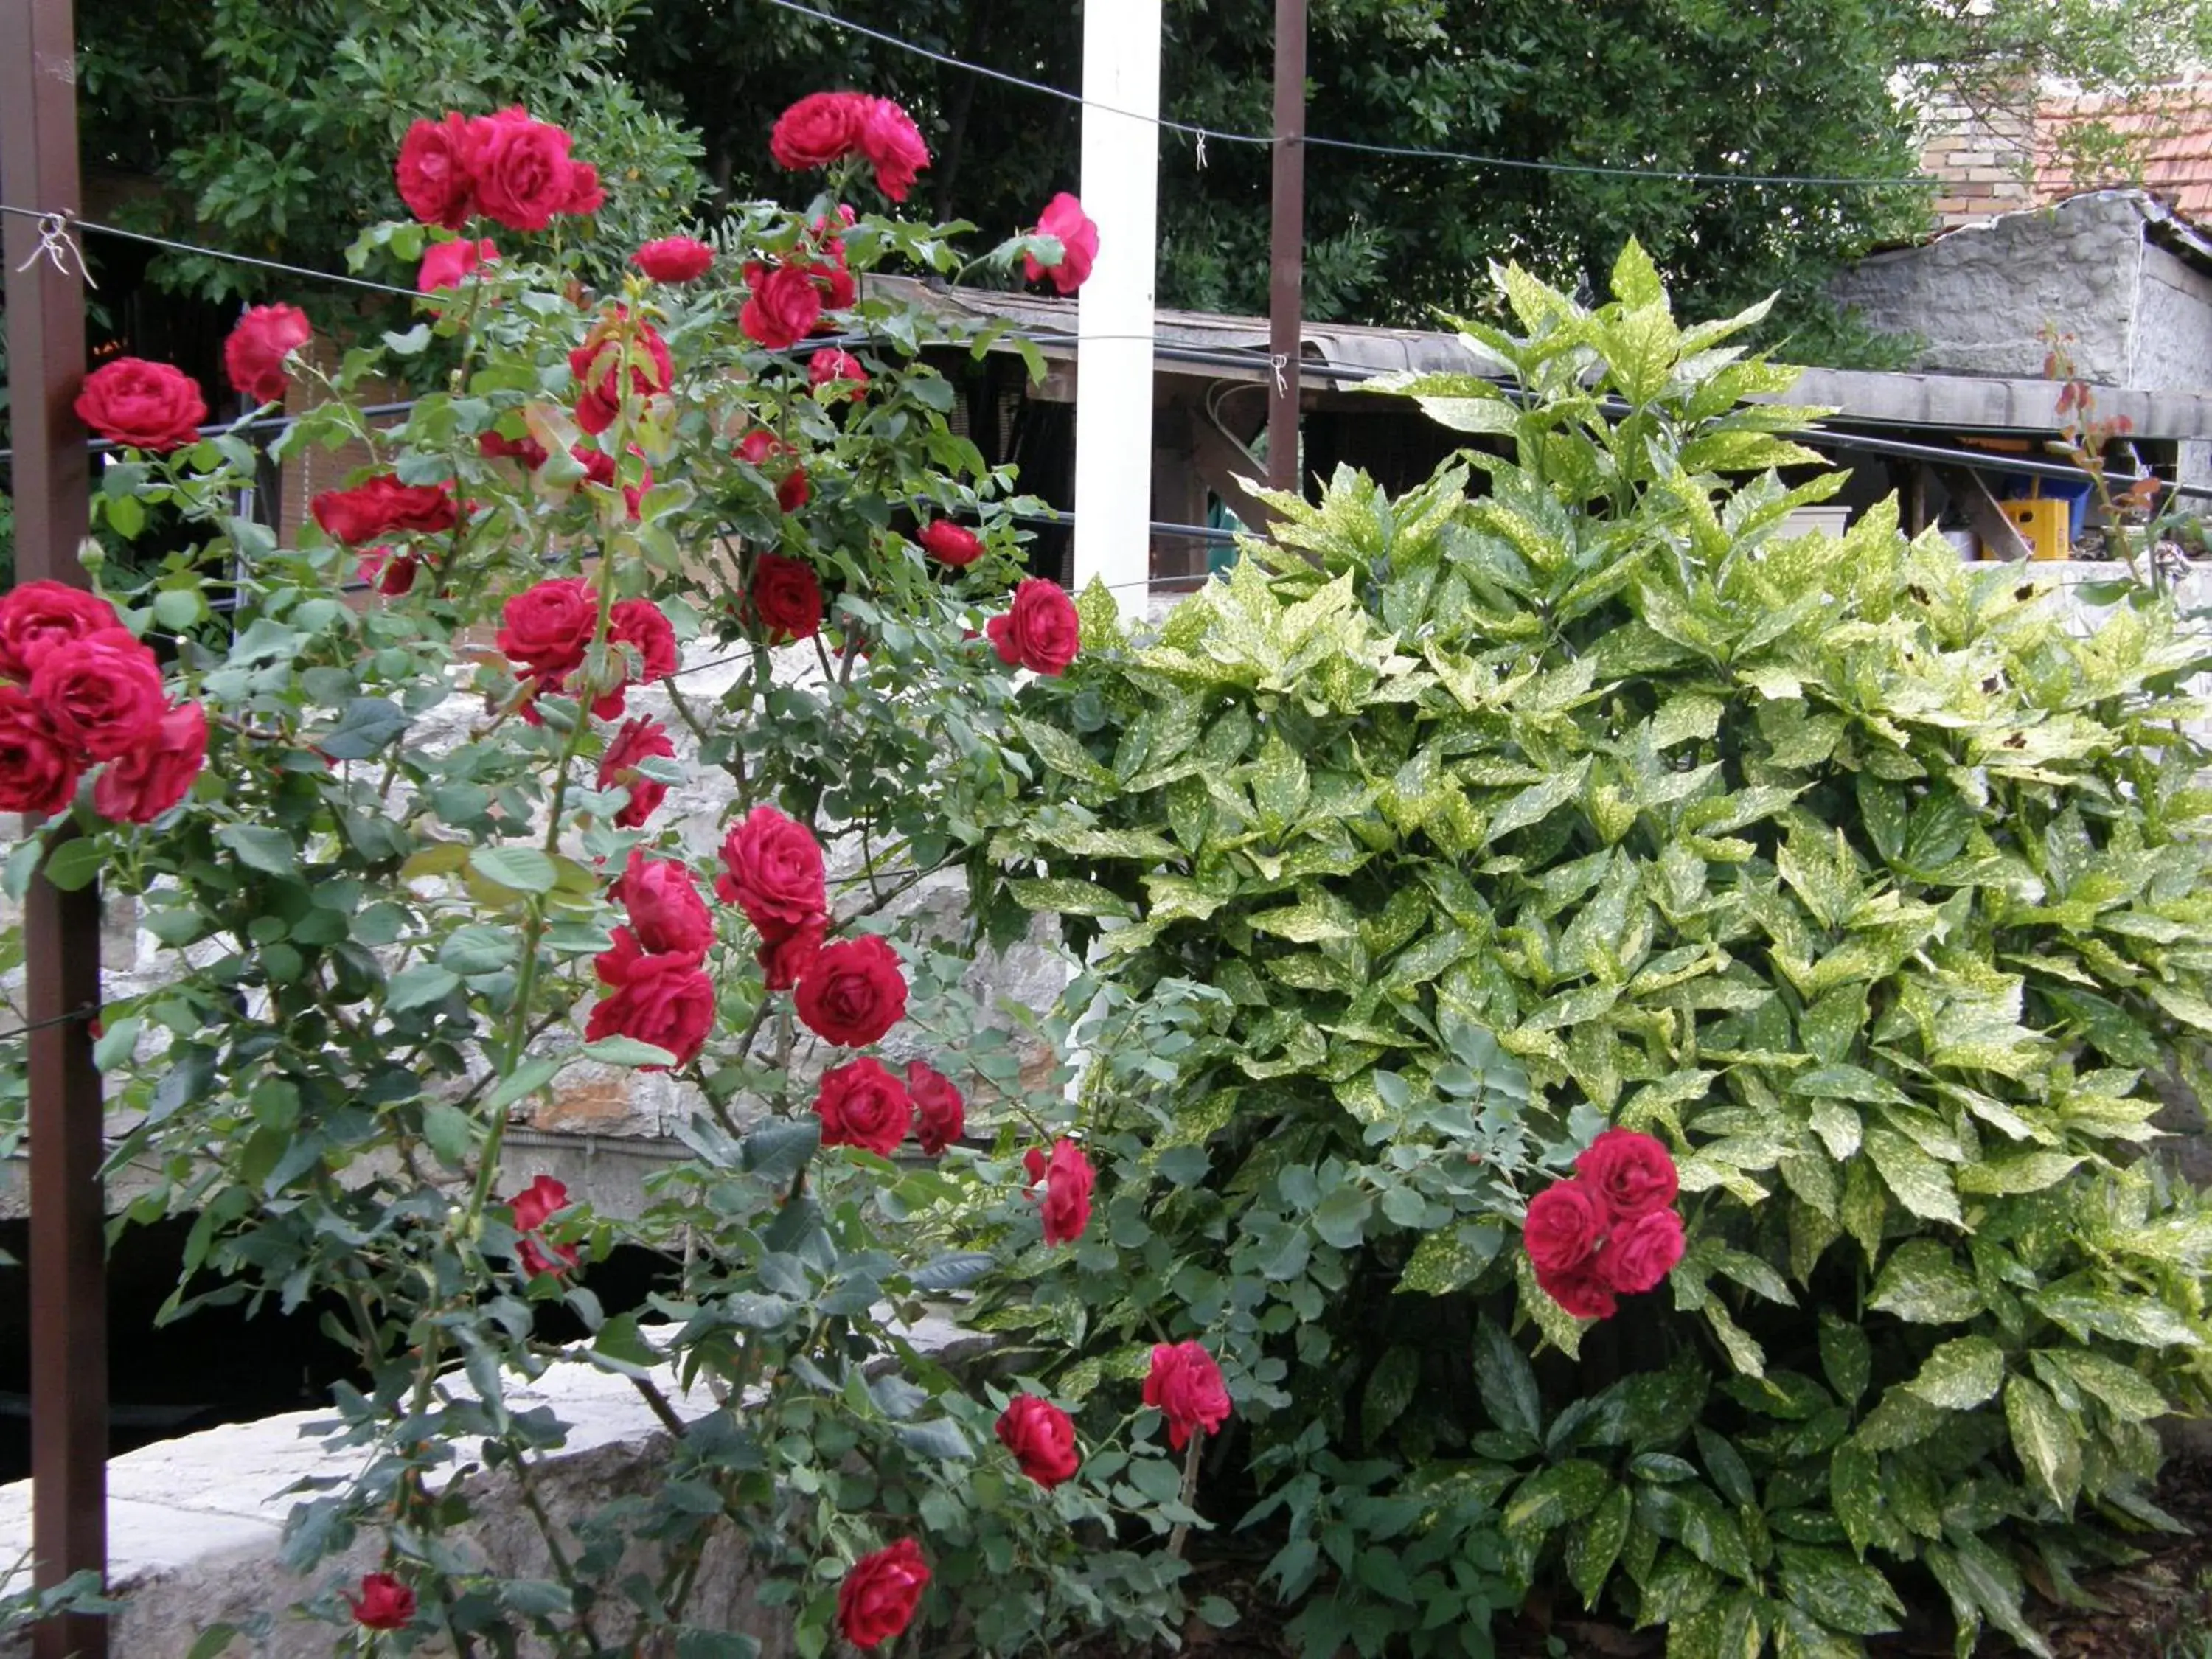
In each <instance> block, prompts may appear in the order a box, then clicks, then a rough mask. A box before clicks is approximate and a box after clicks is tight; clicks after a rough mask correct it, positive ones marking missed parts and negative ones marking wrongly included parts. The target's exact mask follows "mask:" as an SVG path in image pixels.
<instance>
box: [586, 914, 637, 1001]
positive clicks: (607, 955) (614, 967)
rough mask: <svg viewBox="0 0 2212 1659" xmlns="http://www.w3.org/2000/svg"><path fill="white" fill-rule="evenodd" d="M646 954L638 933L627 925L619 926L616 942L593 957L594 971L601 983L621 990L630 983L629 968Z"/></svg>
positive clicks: (634, 965)
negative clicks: (638, 940) (640, 943)
mask: <svg viewBox="0 0 2212 1659" xmlns="http://www.w3.org/2000/svg"><path fill="white" fill-rule="evenodd" d="M644 954H645V951H644V950H643V949H642V948H641V946H640V945H638V942H637V935H636V934H635V933H632V932H630V930H629V928H627V927H617V928H616V929H615V933H614V943H613V944H612V945H609V946H608V947H607V948H606V949H605V950H604V951H600V952H599V955H597V956H595V957H592V973H593V974H595V975H598V976H599V983H600V984H602V985H605V986H611V987H613V988H614V989H616V990H620V989H621V988H622V987H623V986H625V985H627V984H629V970H630V969H633V968H635V967H636V966H637V961H638V958H639V957H641V956H643V955H644Z"/></svg>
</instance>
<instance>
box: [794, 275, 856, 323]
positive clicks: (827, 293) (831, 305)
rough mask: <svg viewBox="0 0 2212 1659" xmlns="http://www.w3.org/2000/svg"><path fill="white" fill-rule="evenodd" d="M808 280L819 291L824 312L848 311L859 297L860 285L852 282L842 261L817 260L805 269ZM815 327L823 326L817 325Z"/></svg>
mask: <svg viewBox="0 0 2212 1659" xmlns="http://www.w3.org/2000/svg"><path fill="white" fill-rule="evenodd" d="M806 274H807V276H808V278H809V279H810V280H811V282H812V283H814V286H815V287H816V288H817V289H820V290H821V293H822V308H823V310H824V311H845V310H848V309H849V308H850V307H851V306H852V304H853V302H854V301H855V300H857V299H859V298H860V284H859V283H857V282H855V281H854V279H853V273H852V272H851V271H850V270H848V269H847V268H846V265H845V262H844V261H843V260H842V259H828V260H823V259H817V260H815V261H813V262H812V263H811V264H808V266H807V267H806ZM815 326H816V327H817V328H819V327H822V326H823V324H821V323H818V322H817V324H816V325H815Z"/></svg>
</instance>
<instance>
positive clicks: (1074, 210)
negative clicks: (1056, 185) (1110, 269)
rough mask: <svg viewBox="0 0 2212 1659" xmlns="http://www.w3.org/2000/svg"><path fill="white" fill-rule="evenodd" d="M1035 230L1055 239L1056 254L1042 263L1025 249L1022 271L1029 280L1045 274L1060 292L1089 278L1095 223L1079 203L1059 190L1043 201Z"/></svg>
mask: <svg viewBox="0 0 2212 1659" xmlns="http://www.w3.org/2000/svg"><path fill="white" fill-rule="evenodd" d="M1036 234H1038V235H1040V236H1052V237H1057V238H1058V239H1059V241H1060V258H1058V259H1057V260H1056V261H1054V263H1053V264H1045V263H1044V262H1043V261H1042V260H1041V259H1039V258H1037V257H1036V254H1034V253H1025V254H1024V255H1023V256H1022V271H1023V274H1024V276H1027V277H1028V278H1029V279H1030V281H1031V282H1032V283H1034V282H1035V281H1036V279H1037V278H1038V277H1040V276H1050V277H1051V278H1052V285H1053V286H1054V288H1056V289H1059V290H1060V292H1061V293H1062V294H1073V293H1074V292H1075V290H1076V289H1079V288H1081V287H1082V286H1083V284H1084V283H1085V282H1086V281H1088V280H1089V279H1090V276H1091V264H1093V262H1095V261H1096V260H1097V258H1098V227H1097V225H1096V224H1095V223H1093V222H1091V216H1090V215H1089V214H1087V213H1085V211H1084V210H1083V204H1082V203H1080V202H1079V201H1077V200H1076V199H1075V197H1073V196H1070V195H1069V194H1068V193H1067V192H1066V191H1060V194H1059V195H1057V196H1055V197H1053V198H1052V200H1051V201H1049V202H1048V203H1046V204H1045V210H1044V215H1043V216H1042V218H1040V219H1039V220H1038V221H1037V228H1036Z"/></svg>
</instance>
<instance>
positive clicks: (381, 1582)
mask: <svg viewBox="0 0 2212 1659" xmlns="http://www.w3.org/2000/svg"><path fill="white" fill-rule="evenodd" d="M416 125H417V126H420V125H422V123H421V122H419V121H418V122H417V123H416ZM340 1596H341V1599H342V1600H343V1601H344V1602H345V1604H346V1605H347V1606H348V1607H351V1608H352V1609H353V1621H354V1623H355V1624H356V1625H359V1626H361V1627H362V1629H363V1630H405V1629H406V1628H407V1626H409V1625H410V1624H412V1623H413V1622H414V1620H415V1592H414V1591H413V1590H411V1589H408V1588H407V1586H406V1585H404V1584H403V1583H400V1582H399V1581H398V1579H397V1578H394V1577H392V1575H391V1574H390V1573H388V1572H371V1573H364V1574H362V1580H361V1590H360V1593H359V1594H358V1595H346V1594H345V1593H344V1592H343V1591H342V1592H340Z"/></svg>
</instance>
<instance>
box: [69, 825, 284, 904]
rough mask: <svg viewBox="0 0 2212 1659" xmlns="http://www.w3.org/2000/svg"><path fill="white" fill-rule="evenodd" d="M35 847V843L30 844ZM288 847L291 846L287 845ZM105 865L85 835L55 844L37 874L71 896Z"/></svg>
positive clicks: (86, 884)
mask: <svg viewBox="0 0 2212 1659" xmlns="http://www.w3.org/2000/svg"><path fill="white" fill-rule="evenodd" d="M30 845H31V846H32V847H33V848H36V847H37V846H38V845H39V843H38V842H35V841H34V842H31V843H30ZM285 845H286V846H287V847H288V848H289V846H290V845H291V843H290V842H286V843H285ZM106 862H107V860H106V857H105V856H104V855H103V854H101V852H100V843H99V842H97V841H94V839H93V838H92V837H91V836H70V837H69V838H68V839H67V840H66V841H62V842H56V843H55V845H54V849H53V851H52V852H51V853H49V854H46V863H45V864H44V865H43V866H40V871H41V873H42V874H44V875H45V877H46V879H47V881H48V882H50V883H52V884H53V885H54V886H56V887H58V888H59V889H60V890H62V891H63V892H64V893H74V892H76V890H78V889H79V888H81V887H84V886H88V885H89V884H91V882H92V881H93V879H94V878H95V877H97V876H98V875H99V874H100V866H102V865H104V864H106Z"/></svg>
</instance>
